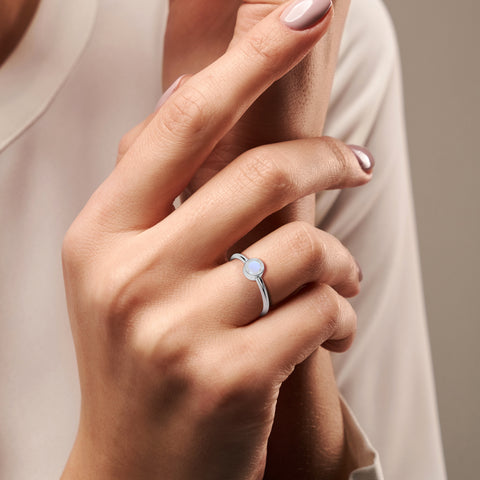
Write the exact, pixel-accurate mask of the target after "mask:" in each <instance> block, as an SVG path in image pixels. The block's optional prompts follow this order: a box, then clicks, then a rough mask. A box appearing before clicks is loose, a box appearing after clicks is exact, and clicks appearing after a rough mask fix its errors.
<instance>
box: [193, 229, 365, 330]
mask: <svg viewBox="0 0 480 480" xmlns="http://www.w3.org/2000/svg"><path fill="white" fill-rule="evenodd" d="M243 254H244V255H245V256H246V257H247V258H259V259H261V260H262V261H263V263H264V265H265V272H264V274H263V280H264V282H265V285H266V286H267V290H268V292H269V294H270V307H271V309H274V308H275V306H276V305H278V304H279V303H281V302H282V301H284V300H285V299H286V298H287V297H289V296H290V295H292V294H293V293H294V292H296V291H297V290H298V289H299V288H300V287H302V286H304V285H306V284H308V283H311V282H317V283H326V284H328V285H330V286H331V287H332V288H334V289H335V290H336V291H337V292H338V293H339V294H341V295H342V296H345V297H351V296H355V295H357V293H358V292H359V289H360V278H359V270H358V267H357V264H356V262H355V259H354V258H353V257H352V255H351V254H350V252H349V251H348V250H347V249H346V248H345V247H344V246H343V245H342V243H341V242H340V241H339V240H337V239H336V238H335V237H334V236H332V235H330V234H328V233H326V232H323V231H322V230H319V229H318V228H316V227H314V226H313V225H310V224H308V223H306V222H292V223H289V224H287V225H284V226H282V227H280V228H279V229H277V230H275V231H274V232H272V233H271V234H269V235H267V236H266V237H264V238H262V239H261V240H259V241H258V242H256V243H254V244H253V245H252V246H250V247H249V248H248V249H246V250H245V252H243ZM242 269H243V265H242V264H241V262H240V261H238V260H232V261H230V262H227V263H225V264H223V265H221V266H219V267H217V268H215V269H213V270H212V271H210V272H209V273H208V274H207V276H206V278H205V281H204V282H203V284H204V285H205V291H204V292H202V294H201V297H202V299H204V300H206V301H207V303H208V302H209V304H210V305H214V304H215V305H216V309H215V312H214V313H213V317H212V320H214V321H222V322H227V323H228V324H232V325H236V326H241V325H246V324H249V323H251V322H252V321H253V320H255V319H257V318H258V317H259V315H260V312H261V311H262V307H263V302H262V298H261V294H260V291H259V288H258V285H257V282H256V281H251V280H248V279H247V278H245V276H244V275H243V273H242ZM212 285H218V286H219V287H220V286H221V290H222V294H221V295H219V292H218V290H215V291H212V289H211V286H212Z"/></svg>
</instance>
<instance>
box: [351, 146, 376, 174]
mask: <svg viewBox="0 0 480 480" xmlns="http://www.w3.org/2000/svg"><path fill="white" fill-rule="evenodd" d="M348 147H349V148H350V150H351V151H352V152H353V153H354V154H355V156H356V157H357V160H358V163H359V164H360V166H361V167H362V169H363V170H364V171H365V172H367V173H371V172H372V170H373V167H374V166H375V159H374V158H373V155H372V153H371V152H370V151H369V150H367V149H366V148H365V147H360V146H359V145H348Z"/></svg>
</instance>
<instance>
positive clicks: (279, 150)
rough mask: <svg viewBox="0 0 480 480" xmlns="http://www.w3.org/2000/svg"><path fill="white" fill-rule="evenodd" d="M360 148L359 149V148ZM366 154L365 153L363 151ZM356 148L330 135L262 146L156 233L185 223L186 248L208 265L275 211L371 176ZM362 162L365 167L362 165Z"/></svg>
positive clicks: (222, 174)
mask: <svg viewBox="0 0 480 480" xmlns="http://www.w3.org/2000/svg"><path fill="white" fill-rule="evenodd" d="M355 148H357V149H358V147H355ZM363 152H366V150H365V149H364V150H363ZM364 157H365V158H362V162H363V163H362V164H360V161H359V159H358V157H357V154H355V153H354V151H353V150H352V148H351V147H347V146H346V145H345V144H343V143H342V142H340V141H338V140H335V139H332V138H329V137H323V138H317V139H306V140H297V141H292V142H285V143H279V144H275V145H268V146H263V147H258V148H256V149H253V150H251V151H249V152H246V153H245V154H243V155H242V156H240V157H239V158H237V159H236V160H235V161H234V162H232V163H231V164H230V165H228V166H227V167H225V168H224V169H223V170H222V171H221V172H219V173H218V174H217V175H216V176H215V177H214V178H212V179H211V180H210V181H209V182H208V183H207V184H206V185H204V186H203V187H202V188H201V189H200V190H199V191H197V192H196V193H195V194H194V195H192V196H191V197H190V198H189V199H188V200H187V201H186V202H185V203H184V204H182V205H181V206H180V208H179V209H177V210H176V211H175V212H174V213H173V214H172V215H171V217H170V218H168V219H165V222H162V223H164V224H161V225H158V226H157V227H155V228H154V230H156V231H157V233H156V235H157V236H158V235H164V230H165V229H167V230H168V231H170V230H172V229H173V228H174V227H173V225H174V224H178V225H185V226H186V227H185V228H188V231H189V232H195V235H193V236H192V235H187V232H186V231H180V232H179V235H180V236H181V237H182V238H184V240H183V241H184V242H185V243H184V248H186V249H187V250H195V252H196V255H195V257H194V258H192V261H193V262H195V263H196V264H198V265H201V266H205V265H208V264H211V263H212V262H214V261H216V260H218V259H219V258H222V259H223V258H224V255H225V252H226V251H227V250H228V249H229V248H230V246H232V245H234V244H235V243H236V242H237V241H238V240H239V239H241V238H242V237H244V236H245V235H246V234H247V233H248V232H250V231H251V230H252V229H253V228H254V227H255V226H256V225H258V224H259V223H260V222H261V221H262V220H263V219H265V218H266V217H267V216H269V215H270V214H272V213H274V212H276V211H278V210H280V209H281V208H283V207H284V206H286V205H288V204H289V203H292V202H293V201H295V200H297V199H299V198H303V197H305V196H307V195H309V194H311V193H315V192H320V191H323V190H328V189H335V188H347V187H355V186H358V185H362V184H364V183H366V182H368V181H369V180H370V178H371V168H369V169H365V165H366V162H367V161H368V160H369V159H370V162H371V165H373V157H372V156H371V154H367V153H364ZM362 165H363V167H362Z"/></svg>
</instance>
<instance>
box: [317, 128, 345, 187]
mask: <svg viewBox="0 0 480 480" xmlns="http://www.w3.org/2000/svg"><path fill="white" fill-rule="evenodd" d="M323 141H324V143H325V145H326V146H327V148H328V149H329V150H330V152H331V154H332V158H333V159H334V164H333V165H332V168H333V172H334V175H336V176H337V177H338V178H339V185H343V182H344V180H345V178H348V177H349V175H350V174H351V172H352V164H351V161H350V152H349V151H348V147H346V146H345V145H344V144H343V143H342V142H340V140H337V139H336V138H332V137H324V138H323ZM340 182H342V183H340Z"/></svg>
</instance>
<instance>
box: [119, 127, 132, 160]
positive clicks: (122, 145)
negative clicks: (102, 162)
mask: <svg viewBox="0 0 480 480" xmlns="http://www.w3.org/2000/svg"><path fill="white" fill-rule="evenodd" d="M131 144H132V133H131V132H127V133H126V134H125V135H123V137H122V138H121V139H120V142H119V143H118V149H117V159H120V158H121V157H123V156H124V155H125V154H126V153H127V151H128V149H129V148H130V145H131Z"/></svg>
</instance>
